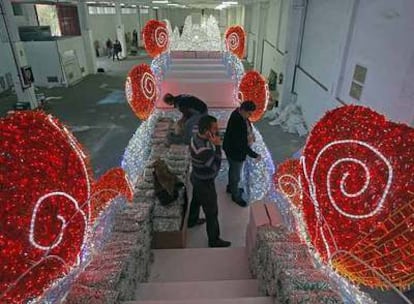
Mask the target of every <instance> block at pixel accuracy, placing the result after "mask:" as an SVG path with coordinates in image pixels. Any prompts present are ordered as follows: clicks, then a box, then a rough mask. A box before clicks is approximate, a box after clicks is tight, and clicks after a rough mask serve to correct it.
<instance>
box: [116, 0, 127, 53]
mask: <svg viewBox="0 0 414 304" xmlns="http://www.w3.org/2000/svg"><path fill="white" fill-rule="evenodd" d="M115 11H116V37H117V39H118V40H119V42H120V43H121V46H122V52H121V55H122V57H123V58H125V57H126V56H127V46H126V41H125V27H124V24H123V23H122V15H121V3H119V2H115Z"/></svg>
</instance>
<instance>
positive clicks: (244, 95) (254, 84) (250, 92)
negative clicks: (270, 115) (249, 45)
mask: <svg viewBox="0 0 414 304" xmlns="http://www.w3.org/2000/svg"><path fill="white" fill-rule="evenodd" d="M239 99H240V102H243V101H245V100H250V101H253V102H254V103H255V104H256V110H255V111H254V112H253V114H252V116H250V118H249V119H250V121H252V122H255V121H258V120H260V118H261V117H262V116H263V114H264V112H265V111H266V108H267V103H268V100H269V89H268V87H267V83H266V79H265V78H264V77H263V76H262V75H261V74H260V73H259V72H257V71H249V72H247V73H246V74H244V76H243V78H242V80H241V81H240V85H239Z"/></svg>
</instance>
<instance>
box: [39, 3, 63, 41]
mask: <svg viewBox="0 0 414 304" xmlns="http://www.w3.org/2000/svg"><path fill="white" fill-rule="evenodd" d="M35 7H36V13H37V20H38V22H39V25H44V26H50V32H51V34H52V36H62V33H61V31H60V26H59V19H58V16H57V10H56V5H48V4H36V6H35Z"/></svg>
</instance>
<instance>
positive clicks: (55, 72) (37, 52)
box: [23, 41, 65, 87]
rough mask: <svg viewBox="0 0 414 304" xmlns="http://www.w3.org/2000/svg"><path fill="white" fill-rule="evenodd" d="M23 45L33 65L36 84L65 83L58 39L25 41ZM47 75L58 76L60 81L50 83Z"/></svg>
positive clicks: (46, 85) (52, 84)
mask: <svg viewBox="0 0 414 304" xmlns="http://www.w3.org/2000/svg"><path fill="white" fill-rule="evenodd" d="M23 45H24V50H25V53H26V57H27V61H28V63H29V65H30V66H31V67H32V71H33V77H34V79H35V82H34V84H35V86H40V87H49V86H61V85H62V84H64V82H65V79H64V76H63V74H62V69H61V66H60V60H59V55H58V51H57V43H56V41H25V42H23ZM46 63H47V64H46ZM47 77H57V78H58V82H57V83H49V82H48V80H47Z"/></svg>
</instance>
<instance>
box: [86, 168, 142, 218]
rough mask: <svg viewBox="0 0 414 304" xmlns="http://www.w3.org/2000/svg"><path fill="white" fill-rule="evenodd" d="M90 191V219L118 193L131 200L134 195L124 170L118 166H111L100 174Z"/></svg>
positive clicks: (103, 208)
mask: <svg viewBox="0 0 414 304" xmlns="http://www.w3.org/2000/svg"><path fill="white" fill-rule="evenodd" d="M92 192H93V194H92V198H91V205H92V214H91V217H92V219H96V218H97V217H98V216H99V214H100V213H101V212H102V211H104V210H105V209H106V207H107V206H108V204H109V202H110V201H112V200H113V199H114V198H115V197H117V196H118V195H123V196H125V197H126V198H127V200H128V201H131V200H132V197H133V195H134V192H133V187H132V185H131V184H130V182H129V180H128V177H127V176H126V173H125V171H124V170H123V169H122V168H120V167H118V168H113V169H111V170H109V171H107V172H106V173H105V174H104V175H102V176H101V177H100V178H99V180H98V181H97V182H96V183H95V184H94V186H93V190H92Z"/></svg>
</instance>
